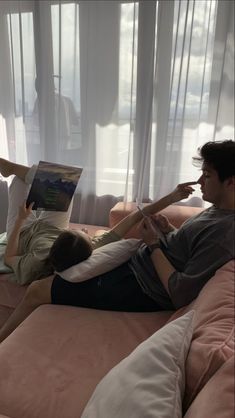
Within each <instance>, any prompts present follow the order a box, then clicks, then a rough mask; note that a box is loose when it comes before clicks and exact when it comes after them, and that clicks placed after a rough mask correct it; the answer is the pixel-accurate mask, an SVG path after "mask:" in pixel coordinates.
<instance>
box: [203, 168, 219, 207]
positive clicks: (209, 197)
mask: <svg viewBox="0 0 235 418" xmlns="http://www.w3.org/2000/svg"><path fill="white" fill-rule="evenodd" d="M198 183H199V184H200V185H201V192H202V198H203V200H206V201H207V202H210V203H213V204H214V205H216V206H218V207H219V206H220V205H221V203H222V202H223V198H224V183H223V182H221V181H220V179H219V176H218V174H217V171H216V170H215V169H214V168H213V167H211V166H210V165H209V164H207V163H204V164H203V166H202V175H201V177H200V178H199V179H198Z"/></svg>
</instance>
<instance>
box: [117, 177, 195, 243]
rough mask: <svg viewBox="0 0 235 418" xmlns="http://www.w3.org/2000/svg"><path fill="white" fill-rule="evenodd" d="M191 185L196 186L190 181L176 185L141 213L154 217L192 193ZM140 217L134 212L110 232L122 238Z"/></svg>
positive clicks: (139, 214)
mask: <svg viewBox="0 0 235 418" xmlns="http://www.w3.org/2000/svg"><path fill="white" fill-rule="evenodd" d="M193 184H197V182H195V181H192V182H188V183H182V184H178V186H177V187H176V188H175V189H174V190H173V192H171V193H169V194H168V195H166V196H165V197H163V198H162V199H160V200H158V201H157V202H153V203H150V204H149V205H147V206H145V207H144V208H143V209H142V211H143V213H144V214H145V215H147V216H148V215H154V214H155V213H157V212H159V211H160V210H162V209H165V208H166V207H167V206H169V205H171V204H172V203H175V202H178V201H179V200H182V199H186V198H187V197H188V196H189V195H190V194H192V193H193V191H194V189H193V188H192V187H191V186H192V185H193ZM142 217H143V215H142V214H141V212H140V211H139V210H136V211H134V212H132V213H130V214H129V215H127V216H126V217H125V218H124V219H122V220H121V221H120V222H119V223H118V224H117V225H115V226H114V227H113V228H112V231H113V232H115V233H116V234H117V235H118V236H119V237H120V238H123V237H124V236H125V235H126V233H127V232H128V231H129V230H130V229H131V228H132V227H133V226H134V225H135V224H137V223H138V222H139V221H140V220H141V219H142Z"/></svg>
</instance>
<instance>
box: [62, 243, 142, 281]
mask: <svg viewBox="0 0 235 418" xmlns="http://www.w3.org/2000/svg"><path fill="white" fill-rule="evenodd" d="M141 242H142V241H141V240H138V239H126V240H125V239H123V240H120V241H115V242H111V243H110V244H106V245H104V246H103V247H100V248H97V250H94V251H93V253H92V255H91V256H90V257H89V258H88V259H87V260H85V261H82V263H79V264H76V265H75V266H72V267H70V268H68V269H66V270H64V271H63V272H59V273H58V274H59V275H60V276H61V277H62V278H63V279H65V280H67V281H69V282H81V281H84V280H88V279H91V278H92V277H96V276H99V275H100V274H104V273H106V272H108V271H110V270H113V269H115V268H116V267H118V266H120V265H121V264H123V263H125V262H126V261H127V260H129V258H130V257H131V256H132V255H133V254H134V253H135V252H136V251H137V249H138V248H139V246H140V244H141Z"/></svg>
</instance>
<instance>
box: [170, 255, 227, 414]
mask: <svg viewBox="0 0 235 418" xmlns="http://www.w3.org/2000/svg"><path fill="white" fill-rule="evenodd" d="M234 267H235V261H234V260H231V261H229V262H228V263H226V264H225V265H224V266H222V267H221V268H220V269H218V270H217V272H216V273H215V275H214V277H212V278H211V279H210V280H209V281H208V282H207V283H206V285H205V286H204V287H203V289H202V290H201V292H200V294H199V295H198V297H197V298H196V299H195V300H194V301H193V302H192V303H191V304H189V305H188V306H186V307H184V308H181V309H179V310H178V311H177V312H176V313H175V314H174V315H173V316H172V317H171V318H170V320H174V319H175V318H177V317H179V316H181V315H183V314H185V313H186V312H188V311H190V310H192V309H193V310H194V311H195V322H194V333H193V338H192V342H191V347H190V350H189V354H188V358H187V361H186V387H185V396H184V401H183V410H184V411H186V410H187V409H188V407H189V406H190V404H191V403H192V401H193V400H194V399H195V397H196V396H197V394H198V393H199V392H200V390H201V389H202V388H203V387H204V385H205V384H206V383H207V382H208V380H209V379H210V378H211V377H212V376H213V375H214V374H215V373H216V371H217V370H218V369H219V368H220V367H221V366H222V365H223V363H225V362H226V360H228V359H229V358H230V357H231V356H232V355H233V353H234V340H233V336H234V270H235V269H234Z"/></svg>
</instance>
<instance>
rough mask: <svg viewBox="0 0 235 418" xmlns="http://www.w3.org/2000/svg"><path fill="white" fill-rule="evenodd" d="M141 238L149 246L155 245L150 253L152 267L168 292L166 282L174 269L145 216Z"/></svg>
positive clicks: (151, 223)
mask: <svg viewBox="0 0 235 418" xmlns="http://www.w3.org/2000/svg"><path fill="white" fill-rule="evenodd" d="M141 234H142V238H143V240H144V242H145V244H146V245H147V246H148V247H149V248H151V246H156V247H155V248H153V250H152V253H151V260H152V262H153V265H154V268H155V270H156V272H157V275H158V277H159V279H160V280H161V282H162V284H163V286H164V287H165V289H166V291H167V293H168V294H170V292H169V287H168V282H169V278H170V276H171V275H172V274H173V273H174V272H175V271H176V270H175V268H174V267H173V266H172V264H171V263H170V262H169V260H168V259H167V258H166V256H165V255H164V254H163V252H162V250H161V248H160V247H158V245H159V237H158V235H157V232H156V230H155V228H154V224H153V222H152V220H151V219H150V218H145V219H144V221H143V225H142V230H141Z"/></svg>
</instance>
